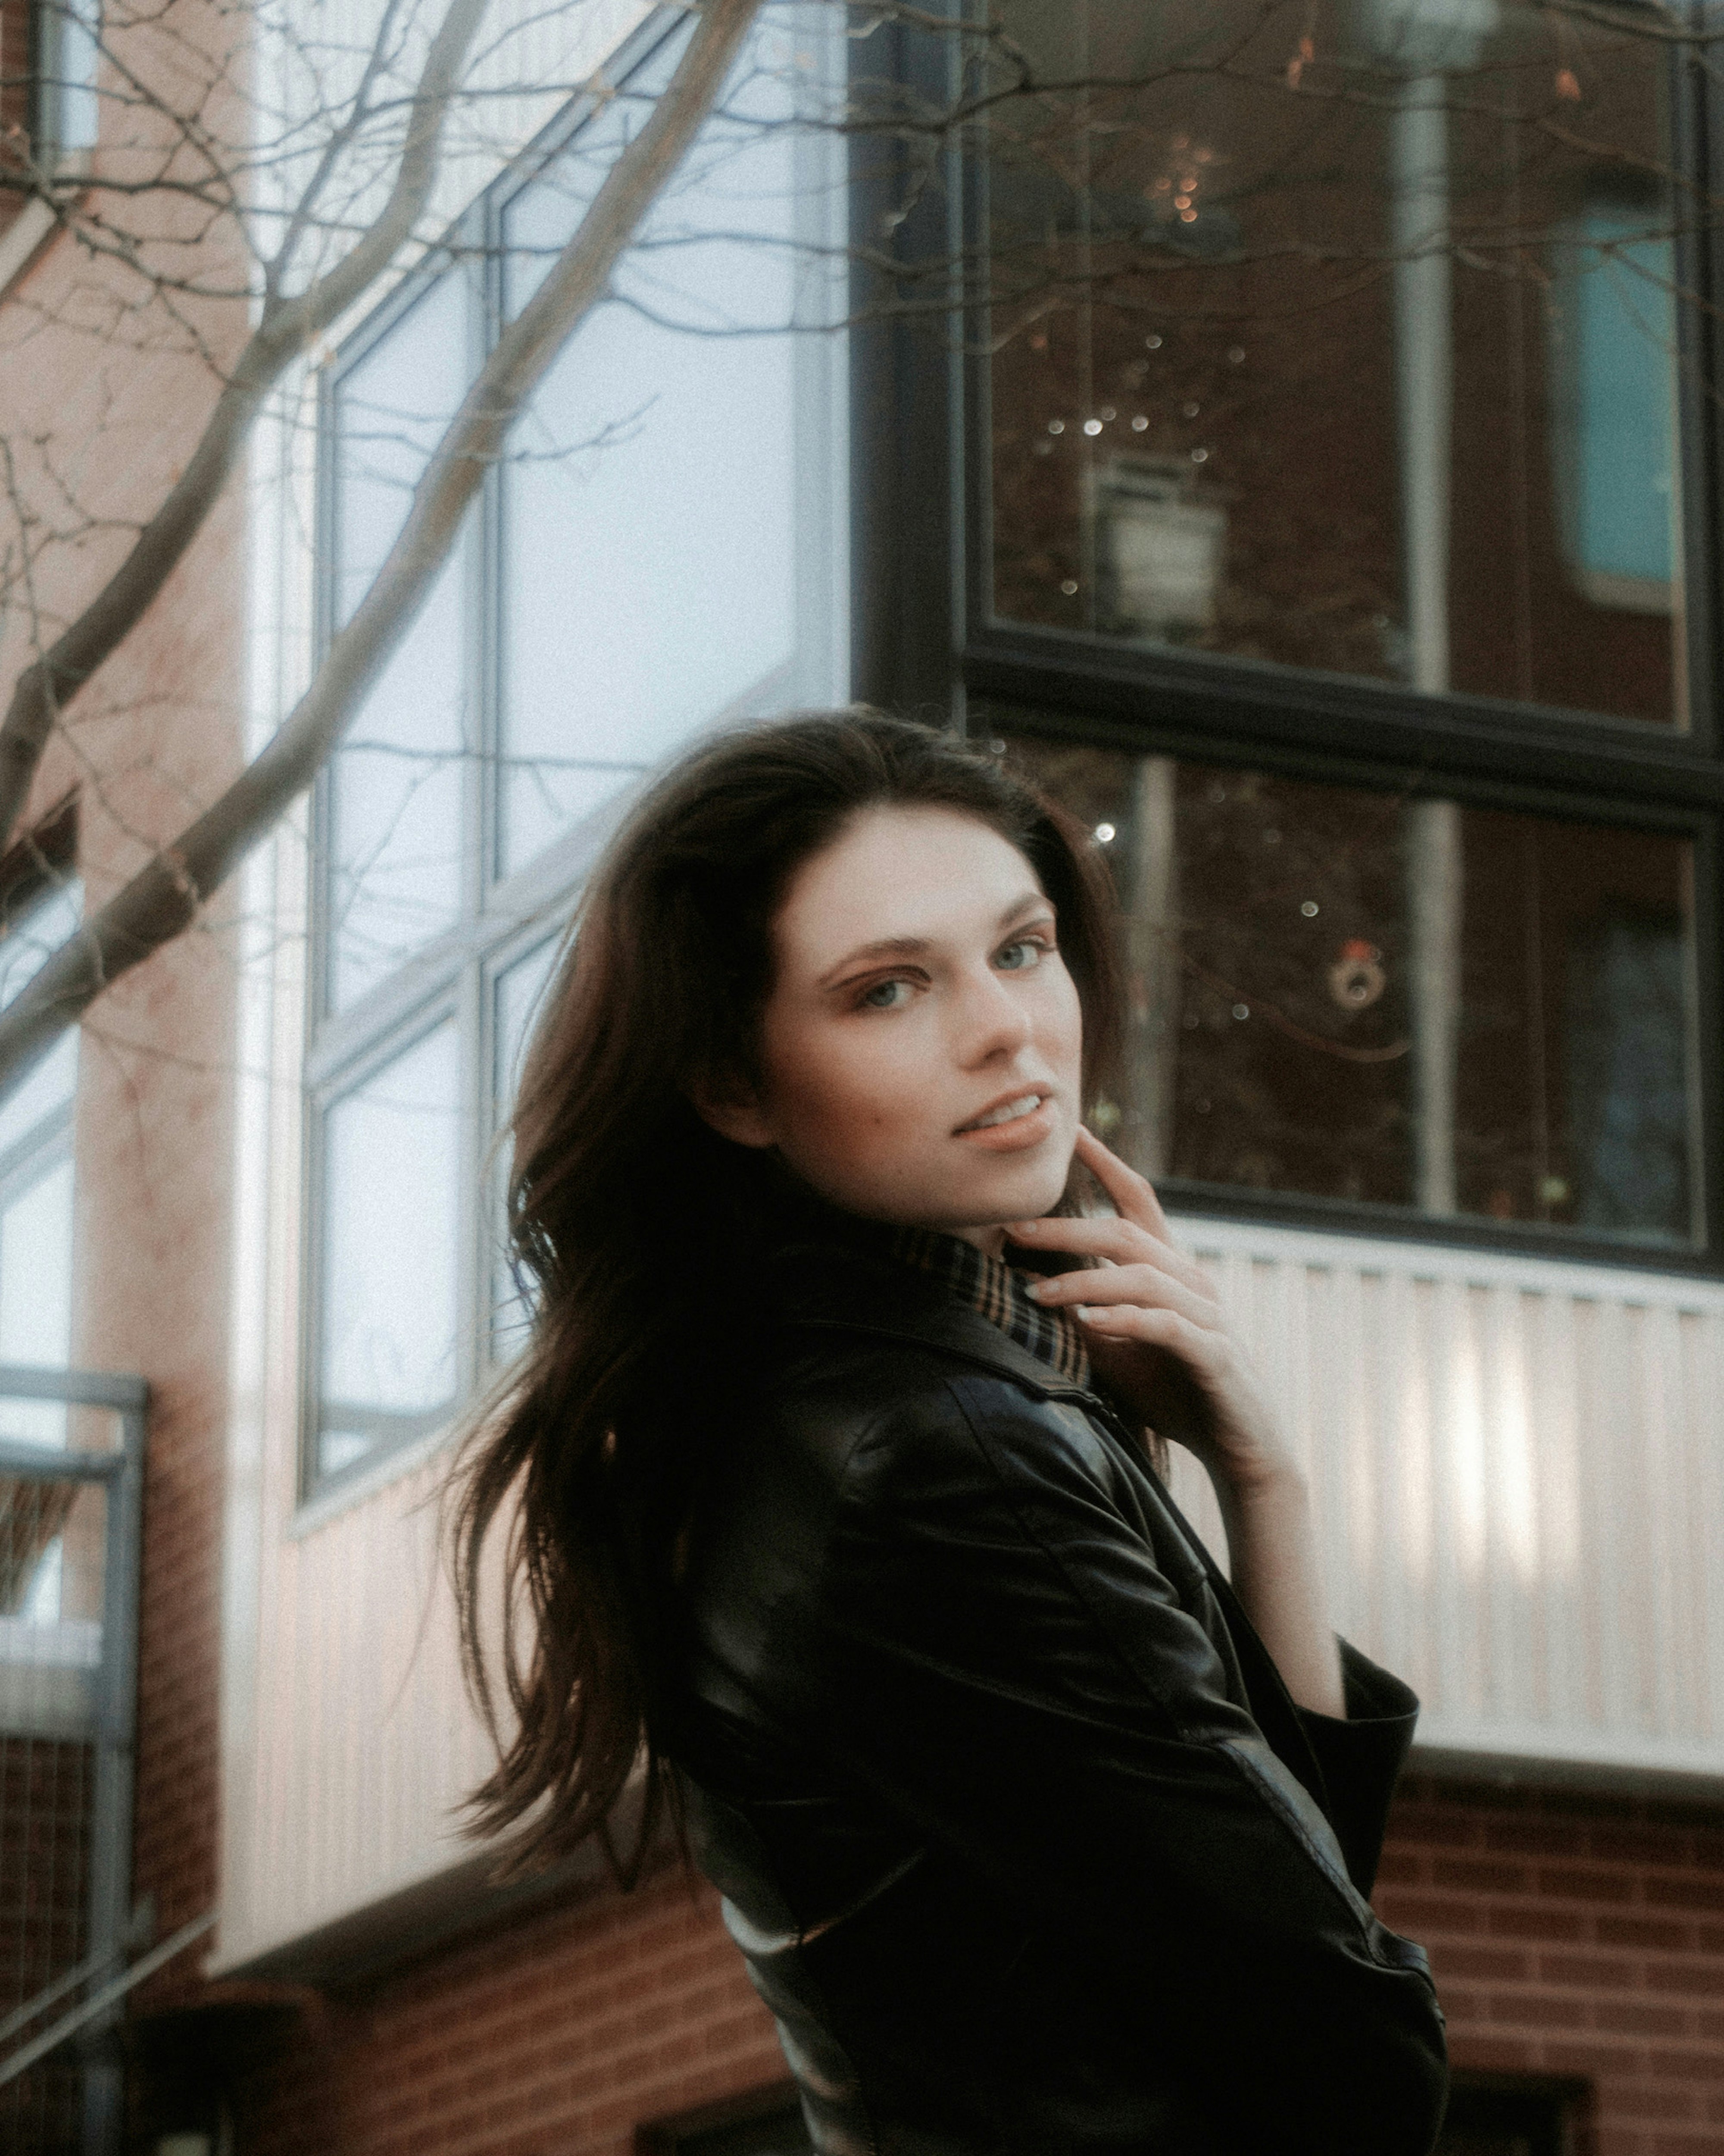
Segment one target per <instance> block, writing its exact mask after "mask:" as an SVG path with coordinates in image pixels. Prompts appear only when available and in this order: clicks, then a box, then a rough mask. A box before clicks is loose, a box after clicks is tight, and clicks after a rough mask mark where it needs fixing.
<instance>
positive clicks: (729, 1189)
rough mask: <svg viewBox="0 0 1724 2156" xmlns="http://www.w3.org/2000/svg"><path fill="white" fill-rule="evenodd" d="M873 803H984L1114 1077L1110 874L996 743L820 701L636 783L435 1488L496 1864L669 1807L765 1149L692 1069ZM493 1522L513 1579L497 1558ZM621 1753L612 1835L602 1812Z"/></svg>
mask: <svg viewBox="0 0 1724 2156" xmlns="http://www.w3.org/2000/svg"><path fill="white" fill-rule="evenodd" d="M882 807H897V808H943V809H949V810H954V811H956V812H957V813H958V814H963V815H967V816H973V817H975V818H977V819H978V820H979V821H981V822H982V823H984V824H988V826H989V827H990V828H991V829H993V830H996V831H998V833H999V834H1001V836H1002V837H1003V838H1005V839H1008V840H1009V841H1010V842H1011V844H1013V845H1014V846H1016V847H1017V848H1018V850H1019V851H1020V852H1021V853H1022V854H1023V855H1024V857H1025V859H1026V860H1028V861H1029V863H1030V865H1031V866H1032V867H1033V868H1034V870H1035V872H1036V875H1038V877H1039V879H1040V881H1041V885H1042V888H1043V890H1044V891H1045V892H1046V894H1047V896H1049V898H1050V899H1051V900H1052V901H1053V902H1054V907H1055V909H1056V911H1057V914H1058V918H1059V924H1060V944H1061V948H1062V952H1063V954H1064V956H1065V963H1066V965H1067V967H1068V968H1069V969H1070V973H1071V975H1072V978H1073V980H1074V982H1075V984H1076V988H1077V992H1078V995H1079V998H1080V1003H1081V1005H1082V1009H1083V1016H1084V1042H1085V1098H1086V1103H1087V1102H1088V1101H1091V1100H1093V1098H1094V1096H1095V1091H1096V1089H1097V1088H1098V1087H1099V1086H1101V1085H1102V1084H1103V1083H1104V1082H1105V1080H1106V1075H1108V1073H1109V1069H1110V1064H1111V1056H1112V1055H1113V1052H1114V1050H1115V1048H1116V1044H1117V1040H1118V1032H1119V1011H1120V994H1119V988H1118V979H1117V974H1116V955H1115V952H1116V946H1115V937H1114V929H1113V902H1112V896H1111V890H1110V888H1109V885H1108V882H1107V877H1106V870H1105V868H1104V867H1103V865H1102V864H1101V859H1100V856H1099V855H1098V853H1097V850H1096V848H1095V845H1094V844H1093V842H1092V841H1091V840H1090V836H1089V834H1088V833H1087V832H1085V831H1084V830H1083V829H1081V828H1080V826H1079V825H1077V824H1075V823H1074V822H1073V821H1072V819H1070V818H1069V817H1068V816H1067V815H1065V813H1064V812H1063V811H1062V810H1060V809H1059V808H1056V807H1055V806H1054V804H1053V803H1050V802H1049V801H1048V800H1047V799H1046V798H1044V797H1043V796H1042V795H1041V794H1040V793H1038V792H1037V791H1036V790H1035V789H1034V788H1033V787H1031V786H1030V785H1029V784H1028V783H1025V781H1024V779H1023V778H1020V777H1018V776H1017V775H1016V774H1014V773H1013V772H1011V771H1010V770H1008V769H1007V768H1006V767H1003V765H1002V764H1001V763H1000V762H998V761H997V760H996V759H995V758H993V757H988V756H984V755H982V754H980V753H978V752H976V751H975V750H973V749H972V748H969V747H965V746H964V745H963V744H962V742H958V741H957V740H956V739H954V738H953V737H951V736H949V735H946V734H942V733H937V732H935V731H932V730H931V729H930V728H928V727H926V726H917V725H913V724H911V723H909V722H908V721H903V720H899V719H893V718H888V717H885V716H881V715H880V714H879V713H876V712H873V711H860V710H859V711H843V712H837V713H822V714H819V715H815V716H798V717H795V718H790V719H785V720H781V721H776V722H774V723H772V724H768V725H757V726H750V727H748V728H747V729H746V730H744V731H738V732H734V733H730V734H726V735H725V736H723V737H721V738H718V739H716V740H713V741H711V742H707V743H706V744H704V745H703V746H701V747H699V748H697V749H695V751H694V752H691V753H690V754H689V755H687V756H685V757H683V758H682V759H681V760H680V762H677V763H676V764H675V766H674V767H671V768H670V770H669V771H668V772H667V773H665V774H664V776H663V777H662V778H659V781H658V783H656V784H655V785H654V786H653V787H652V788H651V789H650V791H649V793H647V794H646V796H645V798H644V799H643V800H642V801H641V802H640V803H639V806H638V807H637V808H635V810H634V814H632V815H631V816H630V817H629V819H628V821H627V823H626V824H624V825H623V829H622V830H621V831H620V832H619V833H618V836H617V838H616V839H615V840H614V842H613V844H612V845H611V847H610V849H609V850H608V853H607V854H606V855H605V857H604V859H603V862H602V864H601V865H600V866H599V868H598V870H597V872H596V873H595V874H594V875H593V879H592V880H591V882H590V883H589V884H588V885H587V891H586V893H585V896H584V897H583V898H582V902H581V905H580V907H579V910H578V911H577V916H576V919H575V921H574V924H573V927H572V932H571V934H570V937H569V939H568V942H567V947H566V949H565V951H564V953H563V957H562V963H561V966H560V968H559V970H558V972H557V976H556V978H555V980H554V982H553V983H552V987H551V988H550V989H549V991H548V993H547V995H546V1000H545V1004H544V1006H543V1009H542V1013H541V1016H540V1018H539V1020H538V1023H537V1026H536V1030H535V1032H534V1034H533V1038H532V1041H531V1047H530V1049H529V1051H528V1054H527V1057H526V1065H525V1068H524V1071H523V1075H522V1079H521V1089H520V1094H519V1097H518V1099H517V1101H516V1107H515V1113H514V1117H513V1122H512V1126H511V1133H512V1137H513V1140H514V1168H513V1173H512V1178H511V1186H510V1193H509V1224H510V1237H511V1248H512V1254H513V1257H514V1260H515V1262H516V1267H517V1270H518V1272H519V1274H520V1276H521V1278H522V1283H523V1286H524V1288H525V1290H526V1292H527V1294H528V1296H529V1298H530V1301H531V1306H532V1307H533V1308H534V1309H535V1311H536V1317H535V1320H534V1322H533V1326H532V1329H531V1336H530V1338H529V1342H528V1344H527V1346H526V1349H525V1351H524V1353H522V1355H521V1358H520V1359H519V1361H518V1362H517V1363H516V1364H515V1366H514V1367H513V1368H511V1370H510V1371H509V1372H508V1373H506V1375H505V1378H504V1380H503V1382H502V1383H501V1384H500V1387H499V1388H498V1389H497V1392H496V1393H495V1395H494V1396H493V1398H492V1399H491V1400H490V1402H489V1403H488V1404H486V1406H485V1409H482V1410H481V1411H480V1414H479V1415H478V1417H476V1419H475V1424H474V1427H473V1430H472V1433H471V1435H470V1436H469V1440H468V1442H467V1444H466V1445H465V1446H464V1448H463V1450H462V1453H461V1455H460V1456H459V1460H458V1464H457V1468H456V1473H455V1476H454V1480H453V1481H452V1483H451V1485H450V1496H451V1498H452V1501H453V1503H452V1510H451V1512H450V1514H449V1546H450V1554H451V1561H452V1569H453V1573H454V1584H455V1589H456V1596H457V1600H458V1604H459V1614H460V1626H461V1643H462V1654H463V1659H464V1667H465V1671H466V1675H467V1680H468V1683H469V1688H470V1690H471V1691H472V1693H473V1696H474V1697H475V1701H476V1702H477V1704H478V1706H479V1708H480V1712H482V1714H483V1715H484V1717H485V1721H486V1723H487V1725H488V1727H489V1728H490V1732H491V1735H492V1737H493V1738H494V1739H495V1742H496V1744H497V1748H498V1763H497V1766H496V1768H495V1772H494V1773H493V1774H490V1777H489V1778H488V1779H486V1780H485V1782H484V1783H483V1784H481V1785H480V1788H479V1789H477V1790H475V1792H474V1794H473V1795H472V1797H471V1798H470V1799H469V1804H468V1811H469V1827H470V1830H471V1831H472V1832H474V1833H475V1834H483V1835H496V1834H500V1833H504V1832H505V1831H506V1832H507V1833H508V1835H509V1839H508V1840H507V1842H506V1844H505V1868H506V1869H508V1870H511V1871H520V1870H524V1869H528V1868H532V1867H534V1866H537V1865H539V1864H541V1863H543V1862H546V1861H549V1860H551V1859H552V1858H554V1857H556V1856H561V1855H562V1854H565V1853H566V1852H567V1851H571V1850H572V1849H573V1848H574V1847H575V1846H576V1845H577V1844H579V1843H580V1842H582V1841H583V1840H587V1838H588V1837H591V1836H595V1835H596V1836H598V1838H599V1840H600V1842H601V1844H602V1845H603V1849H604V1851H605V1854H606V1856H607V1859H608V1861H609V1863H610V1865H611V1866H612V1869H613V1871H614V1872H615V1873H616V1875H617V1876H618V1878H619V1879H621V1880H622V1881H623V1882H624V1883H628V1882H629V1881H632V1879H633V1878H634V1876H636V1874H637V1873H638V1871H639V1866H640V1863H641V1861H642V1858H643V1856H644V1853H645V1851H646V1850H647V1847H648V1845H649V1842H650V1840H651V1838H652V1835H653V1833H654V1828H655V1825H657V1823H658V1822H659V1819H660V1818H661V1817H662V1815H663V1814H664V1807H665V1804H666V1802H667V1799H668V1800H670V1802H671V1804H673V1806H674V1789H673V1788H672V1786H671V1784H670V1777H669V1774H668V1772H667V1769H666V1765H665V1760H664V1741H663V1737H664V1732H663V1717H662V1714H661V1712H660V1708H659V1702H660V1699H661V1697H663V1694H664V1680H665V1676H666V1670H667V1661H668V1656H669V1653H670V1646H671V1631H670V1627H671V1625H672V1622H673V1620H674V1611H675V1602H676V1576H677V1565H678V1552H679V1548H680V1544H681V1543H682V1539H683V1537H685V1533H686V1532H687V1530H688V1528H689V1527H690V1523H691V1522H692V1521H693V1519H694V1518H695V1515H696V1513H697V1512H698V1507H699V1503H700V1491H701V1486H702V1476H703V1472H704V1471H705V1468H706V1464H707V1462H708V1460H710V1458H711V1453H712V1451H713V1450H714V1443H713V1440H714V1439H715V1437H716V1434H717V1433H718V1432H719V1431H720V1430H721V1429H722V1427H723V1420H724V1418H725V1416H726V1413H727V1411H728V1409H729V1405H730V1404H731V1402H733V1401H736V1400H739V1399H740V1398H741V1388H742V1387H743V1386H745V1385H746V1383H747V1363H748V1343H749V1339H750V1330H751V1327H750V1316H749V1312H748V1310H747V1306H746V1303H745V1302H744V1301H743V1300H742V1297H741V1286H740V1284H741V1283H746V1282H747V1280H748V1279H749V1277H750V1275H751V1272H752V1259H753V1257H754V1256H755V1255H757V1253H758V1252H759V1251H760V1250H762V1249H763V1248H764V1244H763V1240H762V1239H763V1236H764V1235H765V1232H766V1229H765V1224H764V1219H763V1215H764V1214H765V1210H766V1207H767V1183H768V1179H769V1178H771V1176H772V1172H773V1171H772V1166H771V1163H769V1162H767V1160H766V1159H765V1158H764V1157H762V1155H760V1154H758V1153H757V1152H750V1151H748V1150H747V1149H746V1148H744V1147H740V1146H736V1145H733V1144H731V1143H730V1142H727V1141H726V1140H725V1139H723V1138H721V1137H718V1136H717V1135H716V1134H715V1133H714V1132H712V1131H711V1129H709V1128H708V1127H707V1126H706V1123H704V1122H702V1121H701V1120H700V1116H698V1115H697V1114H696V1113H695V1110H694V1109H693V1107H692V1106H690V1092H691V1091H698V1090H699V1089H700V1088H701V1087H702V1086H715V1085H716V1086H723V1085H724V1083H725V1082H726V1081H731V1080H734V1079H735V1078H736V1076H738V1075H741V1076H744V1077H747V1076H750V1075H753V1073H754V1071H755V1069H756V1055H757V1033H758V1026H759V1020H760V1015H761V1012H762V1006H763V1005H764V1004H765V1001H766V998H767V994H768V993H769V991H770V988H771V986H772V922H773V919H774V916H775V915H776V913H777V909H778V907H779V905H780V903H781V901H782V898H783V896H784V894H785V892H786V890H787V887H788V884H789V882H790V880H791V878H792V877H793V875H795V873H796V872H797V870H798V869H799V868H800V867H801V866H802V865H803V863H804V862H805V861H807V860H809V859H810V858H811V857H812V856H813V855H816V854H818V853H819V852H821V851H822V850H824V848H826V847H828V846H829V845H830V844H832V843H833V842H834V839H837V838H838V836H839V834H840V833H841V832H842V831H843V830H844V827H845V825H846V824H848V823H849V821H850V819H852V818H854V816H856V815H858V814H860V813H861V812H863V811H865V810H867V809H870V808H882ZM495 1531H501V1532H502V1537H503V1539H502V1545H501V1553H502V1565H501V1578H500V1579H499V1578H498V1576H497V1574H496V1572H495V1569H494V1568H493V1566H492V1564H491V1563H489V1562H483V1563H482V1559H483V1558H485V1551H486V1548H487V1545H488V1543H490V1538H491V1537H492V1535H493V1533H494V1532H495ZM497 1614H500V1617H501V1627H502V1629H501V1637H500V1642H499V1650H500V1651H499V1653H498V1654H497V1655H495V1656H494V1655H493V1654H492V1652H491V1650H490V1649H488V1647H487V1645H486V1644H485V1635H486V1632H487V1629H488V1628H487V1625H486V1623H485V1620H486V1619H487V1618H490V1617H495V1615H497ZM499 1687H500V1691H501V1695H502V1698H503V1699H504V1700H506V1706H507V1714H506V1717H505V1716H504V1715H503V1714H501V1713H500V1712H499V1707H500V1703H501V1702H500V1697H499ZM638 1764H642V1765H644V1784H643V1787H642V1797H643V1799H644V1801H643V1804H642V1808H641V1809H640V1811H639V1815H638V1816H637V1818H636V1823H635V1826H634V1833H633V1846H632V1849H630V1850H629V1851H628V1852H626V1853H625V1852H623V1851H621V1850H620V1849H619V1847H618V1835H617V1834H616V1833H615V1832H613V1825H612V1821H613V1814H614V1813H615V1812H616V1809H617V1806H618V1799H620V1798H621V1796H622V1795H623V1790H624V1788H625V1785H626V1784H628V1783H629V1779H630V1777H631V1776H632V1775H633V1774H634V1771H635V1769H636V1767H637V1765H638Z"/></svg>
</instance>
